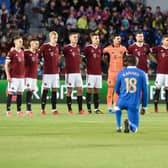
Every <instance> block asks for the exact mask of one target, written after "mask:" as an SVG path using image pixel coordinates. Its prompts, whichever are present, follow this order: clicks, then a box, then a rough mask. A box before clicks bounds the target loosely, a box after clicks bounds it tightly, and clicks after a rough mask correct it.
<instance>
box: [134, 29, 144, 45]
mask: <svg viewBox="0 0 168 168" xmlns="http://www.w3.org/2000/svg"><path fill="white" fill-rule="evenodd" d="M135 38H136V41H137V42H138V43H142V42H144V34H143V32H142V31H140V30H139V31H137V32H136V35H135Z"/></svg>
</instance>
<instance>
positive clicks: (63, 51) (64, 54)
mask: <svg viewBox="0 0 168 168" xmlns="http://www.w3.org/2000/svg"><path fill="white" fill-rule="evenodd" d="M66 50H67V49H66V47H64V48H63V50H62V53H63V56H64V57H66Z"/></svg>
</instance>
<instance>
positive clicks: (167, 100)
mask: <svg viewBox="0 0 168 168" xmlns="http://www.w3.org/2000/svg"><path fill="white" fill-rule="evenodd" d="M165 92H166V94H165V100H166V109H167V110H168V90H167V89H165Z"/></svg>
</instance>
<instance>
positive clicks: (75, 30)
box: [69, 29, 79, 36]
mask: <svg viewBox="0 0 168 168" xmlns="http://www.w3.org/2000/svg"><path fill="white" fill-rule="evenodd" d="M78 33H79V31H78V30H77V29H71V30H70V31H69V36H70V35H73V34H78Z"/></svg>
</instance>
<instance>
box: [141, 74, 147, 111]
mask: <svg viewBox="0 0 168 168" xmlns="http://www.w3.org/2000/svg"><path fill="white" fill-rule="evenodd" d="M147 87H148V85H147V79H146V76H145V73H143V75H142V107H144V108H146V107H147V104H148V88H147Z"/></svg>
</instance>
